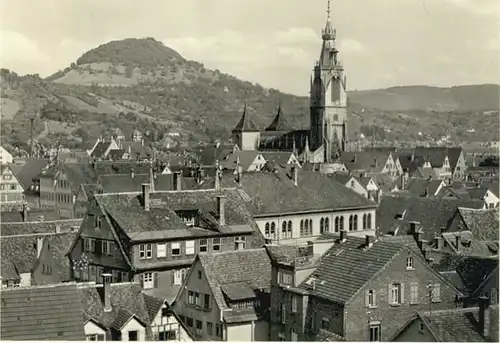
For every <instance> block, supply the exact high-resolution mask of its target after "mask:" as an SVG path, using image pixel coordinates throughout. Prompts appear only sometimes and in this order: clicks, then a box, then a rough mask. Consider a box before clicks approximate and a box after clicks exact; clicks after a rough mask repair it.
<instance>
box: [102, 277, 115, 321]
mask: <svg viewBox="0 0 500 343" xmlns="http://www.w3.org/2000/svg"><path fill="white" fill-rule="evenodd" d="M111 276H112V275H111V274H110V273H103V274H102V288H103V294H104V296H103V298H104V312H111V311H112V309H113V308H112V306H111Z"/></svg>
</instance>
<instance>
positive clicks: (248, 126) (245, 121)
mask: <svg viewBox="0 0 500 343" xmlns="http://www.w3.org/2000/svg"><path fill="white" fill-rule="evenodd" d="M232 133H233V135H232V138H233V143H236V144H237V145H238V147H239V148H240V150H257V148H258V146H259V141H260V130H259V129H258V128H257V125H255V123H254V122H253V120H252V119H251V118H250V114H249V113H248V111H247V103H246V101H245V107H244V108H243V114H242V115H241V119H240V121H239V122H238V124H236V126H235V127H234V129H233V131H232Z"/></svg>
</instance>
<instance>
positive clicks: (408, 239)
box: [378, 235, 424, 257]
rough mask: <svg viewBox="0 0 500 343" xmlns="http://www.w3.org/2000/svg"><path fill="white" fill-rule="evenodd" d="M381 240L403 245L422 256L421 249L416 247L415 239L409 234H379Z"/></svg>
mask: <svg viewBox="0 0 500 343" xmlns="http://www.w3.org/2000/svg"><path fill="white" fill-rule="evenodd" d="M378 239H379V240H381V241H382V242H389V243H393V244H398V245H403V246H406V247H408V248H410V249H411V250H412V251H413V252H414V253H415V254H417V255H419V256H421V257H424V254H423V252H422V250H421V249H420V248H419V247H418V244H417V241H416V240H415V238H414V237H413V236H411V235H404V236H379V238H378Z"/></svg>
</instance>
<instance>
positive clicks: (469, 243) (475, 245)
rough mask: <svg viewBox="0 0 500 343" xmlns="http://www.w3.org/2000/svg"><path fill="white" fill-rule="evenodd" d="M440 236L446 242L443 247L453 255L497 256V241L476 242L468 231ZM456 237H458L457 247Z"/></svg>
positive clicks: (446, 233)
mask: <svg viewBox="0 0 500 343" xmlns="http://www.w3.org/2000/svg"><path fill="white" fill-rule="evenodd" d="M442 236H443V239H444V241H445V242H446V244H445V246H446V247H447V248H449V249H450V250H451V251H452V252H454V253H457V254H460V255H463V256H482V257H488V256H494V255H498V241H483V240H478V239H476V238H474V237H473V235H472V232H470V231H459V232H445V233H443V234H442ZM457 236H460V241H459V243H458V245H457V238H458V237H457Z"/></svg>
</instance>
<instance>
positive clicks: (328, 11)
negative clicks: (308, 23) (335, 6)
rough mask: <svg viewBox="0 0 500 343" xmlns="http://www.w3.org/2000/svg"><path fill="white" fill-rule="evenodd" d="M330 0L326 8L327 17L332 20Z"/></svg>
mask: <svg viewBox="0 0 500 343" xmlns="http://www.w3.org/2000/svg"><path fill="white" fill-rule="evenodd" d="M330 1H331V0H328V7H327V9H326V19H328V20H330Z"/></svg>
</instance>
